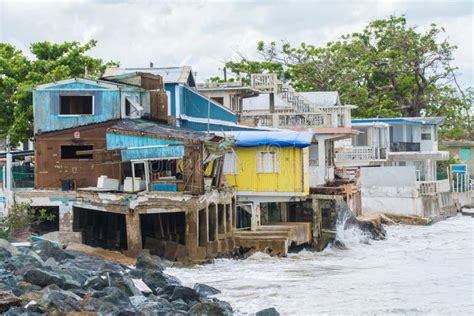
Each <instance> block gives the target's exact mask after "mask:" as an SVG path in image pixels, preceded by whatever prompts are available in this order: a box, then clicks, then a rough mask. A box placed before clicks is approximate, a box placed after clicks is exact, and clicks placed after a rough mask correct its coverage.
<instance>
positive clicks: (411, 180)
mask: <svg viewBox="0 0 474 316" xmlns="http://www.w3.org/2000/svg"><path fill="white" fill-rule="evenodd" d="M360 183H361V191H362V213H363V214H364V213H365V214H373V213H388V214H402V215H419V216H423V205H422V202H421V198H419V195H418V191H417V188H416V172H415V167H413V166H407V167H367V168H361V173H360Z"/></svg>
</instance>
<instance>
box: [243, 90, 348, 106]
mask: <svg viewBox="0 0 474 316" xmlns="http://www.w3.org/2000/svg"><path fill="white" fill-rule="evenodd" d="M298 93H299V94H301V95H302V96H303V97H304V98H306V99H307V100H308V101H310V102H311V103H313V104H314V105H315V106H321V107H323V106H324V107H325V106H335V105H341V102H340V100H339V93H338V92H337V91H310V92H298ZM242 107H243V110H244V111H250V110H267V109H269V108H270V95H269V94H268V93H265V94H264V93H262V94H260V95H259V96H256V97H252V98H246V99H243V100H242ZM275 107H276V108H280V109H284V108H289V106H288V104H287V103H286V102H285V101H284V100H283V99H282V98H280V97H279V96H278V95H275Z"/></svg>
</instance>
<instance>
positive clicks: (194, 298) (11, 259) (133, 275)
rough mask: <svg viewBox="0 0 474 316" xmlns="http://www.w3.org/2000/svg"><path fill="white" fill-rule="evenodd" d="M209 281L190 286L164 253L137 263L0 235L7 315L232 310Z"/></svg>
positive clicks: (0, 299) (0, 283)
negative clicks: (172, 272)
mask: <svg viewBox="0 0 474 316" xmlns="http://www.w3.org/2000/svg"><path fill="white" fill-rule="evenodd" d="M218 293H220V292H219V290H217V289H215V288H212V287H210V286H208V285H205V284H196V285H195V286H194V288H189V287H185V286H183V285H182V284H181V282H180V281H179V280H177V279H176V278H174V277H172V276H169V275H167V274H166V273H164V272H163V263H162V261H161V259H160V258H159V257H155V256H149V255H142V256H140V257H139V258H138V259H137V262H136V265H135V266H128V265H124V264H121V263H116V262H112V261H108V260H105V259H103V258H100V257H95V256H89V255H87V254H85V253H83V252H80V251H74V250H63V249H61V248H60V247H59V246H58V245H57V244H55V243H52V242H49V241H46V240H41V241H37V242H34V243H33V244H32V246H31V248H30V247H15V246H13V245H11V244H10V243H8V242H7V241H6V240H3V239H0V313H3V314H4V315H19V314H24V315H39V314H44V313H47V314H48V315H62V314H67V313H77V312H91V313H93V314H94V313H97V314H98V315H118V314H120V315H137V314H138V315H203V314H207V315H230V314H232V313H233V311H232V307H231V306H230V305H229V304H228V303H226V302H223V301H220V300H218V299H216V298H213V297H212V296H213V295H215V294H218Z"/></svg>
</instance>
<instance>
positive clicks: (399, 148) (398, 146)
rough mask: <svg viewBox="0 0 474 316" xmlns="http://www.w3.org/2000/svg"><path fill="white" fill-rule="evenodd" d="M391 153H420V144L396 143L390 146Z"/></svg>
mask: <svg viewBox="0 0 474 316" xmlns="http://www.w3.org/2000/svg"><path fill="white" fill-rule="evenodd" d="M390 151H391V152H408V151H411V152H412V151H420V143H409V142H396V143H393V144H391V145H390Z"/></svg>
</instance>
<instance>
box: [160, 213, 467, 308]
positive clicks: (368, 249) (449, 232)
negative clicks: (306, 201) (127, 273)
mask: <svg viewBox="0 0 474 316" xmlns="http://www.w3.org/2000/svg"><path fill="white" fill-rule="evenodd" d="M386 229H387V239H386V240H380V241H374V240H370V241H369V243H366V241H367V239H366V237H365V235H364V234H361V233H360V232H359V231H357V230H353V229H352V230H348V231H344V232H342V233H341V234H339V235H338V239H340V240H341V241H342V242H344V244H345V245H346V246H347V249H345V250H342V249H339V248H337V247H330V248H328V249H326V250H325V251H323V252H319V253H318V252H311V251H307V250H303V251H301V252H299V253H293V254H289V255H288V257H286V258H275V257H269V256H268V255H266V254H263V253H256V254H254V255H253V256H251V257H250V258H249V259H247V260H230V259H220V260H216V262H215V263H214V264H209V265H204V266H197V267H193V268H172V269H168V272H169V273H170V274H172V275H175V276H177V277H179V278H180V279H181V280H183V282H184V283H185V284H186V285H189V286H192V285H193V284H194V283H195V282H200V283H206V284H209V285H211V286H214V287H216V288H218V289H220V290H221V291H222V294H220V295H219V296H218V298H220V299H223V300H225V301H228V302H230V303H231V304H232V305H233V306H234V307H235V308H236V309H238V311H239V313H240V314H253V313H255V312H256V311H259V310H261V309H264V308H267V307H275V308H276V309H277V310H278V311H279V312H280V313H281V314H282V315H315V314H318V315H323V314H330V315H341V314H342V315H347V314H350V315H360V314H369V315H374V314H375V315H407V314H408V315H419V314H425V315H426V314H429V315H447V314H451V315H468V314H470V313H471V312H472V311H473V310H474V301H473V300H474V276H473V274H474V272H473V270H474V236H473V234H474V219H472V218H470V217H467V216H457V217H455V218H452V219H448V220H446V221H441V222H438V223H435V224H433V225H431V226H405V225H400V226H388V227H386Z"/></svg>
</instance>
